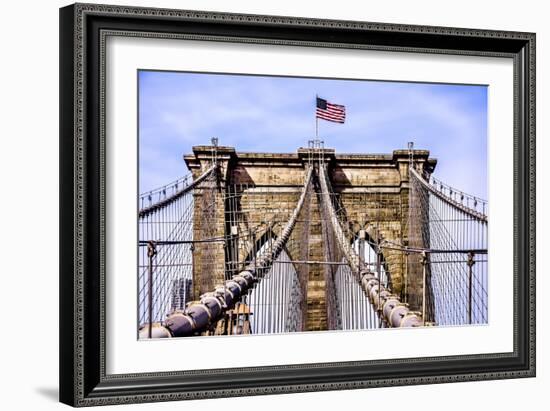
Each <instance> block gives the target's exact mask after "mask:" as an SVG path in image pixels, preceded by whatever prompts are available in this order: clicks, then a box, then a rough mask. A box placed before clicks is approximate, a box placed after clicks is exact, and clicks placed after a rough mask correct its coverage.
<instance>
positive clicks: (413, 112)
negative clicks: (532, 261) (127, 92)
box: [138, 71, 487, 199]
mask: <svg viewBox="0 0 550 411" xmlns="http://www.w3.org/2000/svg"><path fill="white" fill-rule="evenodd" d="M138 75H139V152H140V155H139V156H140V157H139V167H140V181H139V185H140V187H139V190H140V192H144V191H146V190H150V189H153V188H156V187H158V186H161V185H163V184H166V183H168V182H171V181H173V180H175V179H177V178H179V177H181V176H183V175H185V174H187V173H188V170H187V167H186V166H185V163H184V162H183V159H182V155H183V154H184V153H191V147H192V146H194V145H200V144H209V142H210V138H211V137H218V138H219V144H220V145H224V146H234V147H235V148H236V149H237V151H260V152H262V151H266V152H291V153H293V152H296V150H297V148H298V147H304V146H305V147H307V142H308V140H311V139H313V138H314V137H315V95H316V94H318V95H319V96H320V97H322V98H325V99H327V100H328V101H330V102H332V103H336V104H343V105H345V106H346V123H345V124H337V123H330V122H327V121H323V120H319V137H320V139H322V140H324V141H325V147H329V148H334V149H336V152H337V153H338V152H339V153H391V152H392V151H393V150H394V149H403V148H406V147H407V142H408V141H414V143H415V148H418V149H427V150H430V152H431V156H432V157H435V158H437V159H438V165H437V168H436V170H435V173H434V175H435V176H436V177H438V178H439V179H441V180H443V181H444V182H446V183H447V184H449V185H452V186H454V187H456V188H458V189H461V190H463V191H466V192H468V193H470V194H473V195H477V196H479V197H482V198H485V199H486V198H487V87H486V86H477V85H450V84H428V83H405V82H387V81H365V80H331V79H310V78H307V79H304V78H292V77H269V76H244V75H225V74H199V73H181V72H156V71H140V72H139V73H138Z"/></svg>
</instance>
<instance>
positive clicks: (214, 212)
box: [137, 139, 488, 339]
mask: <svg viewBox="0 0 550 411" xmlns="http://www.w3.org/2000/svg"><path fill="white" fill-rule="evenodd" d="M184 161H185V163H186V164H187V167H188V168H189V170H191V173H190V174H189V175H188V176H185V177H183V178H181V179H179V180H177V181H174V182H172V183H169V184H167V185H165V186H163V187H160V188H158V189H155V190H152V191H150V192H146V193H143V194H141V195H140V198H139V213H138V214H139V245H138V246H139V267H138V273H137V275H138V317H139V318H138V334H139V338H140V339H148V338H172V337H185V336H198V335H202V336H206V335H234V334H271V333H288V332H302V331H321V330H366V329H377V328H392V327H421V326H453V325H469V324H486V323H487V322H488V293H487V290H488V278H487V277H488V272H487V223H488V217H487V202H486V201H485V200H482V199H480V198H477V197H475V196H472V195H469V194H467V193H464V192H462V191H460V190H458V189H456V188H453V187H450V186H448V185H447V184H445V183H444V182H442V181H439V180H438V179H436V178H435V177H434V174H437V173H434V172H435V169H436V165H437V160H436V159H433V158H430V153H429V151H427V150H418V149H415V148H414V147H413V144H412V143H409V146H408V148H406V149H402V150H394V151H393V153H390V154H357V153H356V154H340V153H337V152H335V150H333V149H330V148H325V147H324V144H323V142H321V141H319V140H313V141H310V142H309V143H308V147H304V148H299V149H298V150H297V152H295V153H287V154H280V153H249V152H238V151H236V150H235V148H233V147H224V146H219V145H218V143H217V140H215V139H213V141H212V144H211V145H205V146H196V147H193V152H192V153H191V154H188V155H185V156H184Z"/></svg>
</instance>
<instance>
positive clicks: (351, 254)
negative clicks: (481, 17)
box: [60, 4, 535, 406]
mask: <svg viewBox="0 0 550 411" xmlns="http://www.w3.org/2000/svg"><path fill="white" fill-rule="evenodd" d="M60 24H61V25H60V87H61V90H60V96H61V106H60V122H61V124H60V130H61V131H60V150H61V153H60V158H61V175H60V187H61V198H60V204H61V227H60V233H61V257H60V258H61V269H60V399H61V401H62V402H64V403H66V404H70V405H73V406H90V405H102V404H119V403H134V402H148V401H167V400H182V399H196V398H213V397H227V396H244V395H258V394H273V393H291V392H300V391H320V390H340V389H354V388H367V387H380V386H390V385H411V384H431V383H442V382H454V381H473V380H487V379H501V378H520V377H533V376H535V34H533V33H519V32H505V31H489V30H483V29H475V30H474V29H462V28H448V27H425V26H411V25H396V24H384V23H369V22H357V21H336V20H315V19H306V18H294V17H279V16H261V15H240V14H227V13H214V12H199V11H185V10H167V9H149V8H137V7H126V6H106V5H90V4H75V5H71V6H67V7H64V8H62V9H61V10H60Z"/></svg>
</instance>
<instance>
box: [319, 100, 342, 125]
mask: <svg viewBox="0 0 550 411" xmlns="http://www.w3.org/2000/svg"><path fill="white" fill-rule="evenodd" d="M315 116H316V117H317V118H320V119H323V120H327V121H333V122H335V123H343V122H344V121H345V120H346V106H341V105H339V104H332V103H329V102H328V101H326V100H325V99H322V98H319V97H317V111H316V115H315Z"/></svg>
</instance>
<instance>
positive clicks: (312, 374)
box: [60, 4, 535, 406]
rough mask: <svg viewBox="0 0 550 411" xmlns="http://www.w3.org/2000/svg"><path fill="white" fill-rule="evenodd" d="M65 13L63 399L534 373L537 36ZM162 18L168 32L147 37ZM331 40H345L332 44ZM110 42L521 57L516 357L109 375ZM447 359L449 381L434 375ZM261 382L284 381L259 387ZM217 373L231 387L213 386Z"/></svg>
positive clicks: (101, 10) (207, 15) (96, 9)
mask: <svg viewBox="0 0 550 411" xmlns="http://www.w3.org/2000/svg"><path fill="white" fill-rule="evenodd" d="M60 17H61V19H60V20H61V27H60V79H61V81H60V96H61V104H60V122H61V131H60V151H61V152H60V158H61V160H60V161H61V175H60V183H61V184H60V185H61V194H60V204H61V226H60V233H61V250H62V254H61V270H60V324H61V330H60V400H61V401H62V402H64V403H67V404H70V405H74V406H91V405H106V404H123V403H137V402H150V401H171V400H180V399H198V398H215V397H227V396H243V395H260V394H274V393H290V392H304V391H322V390H336V389H356V388H366V387H380V386H394V385H411V384H432V383H446V382H458V381H475V380H487V379H504V378H520V377H532V376H534V375H535V34H533V33H522V32H507V31H490V30H475V29H462V28H449V27H430V26H414V25H401V24H385V23H371V22H356V21H338V20H324V19H323V20H318V19H309V18H296V17H280V16H261V15H247V14H229V13H215V12H202V11H189V10H170V9H152V8H138V7H124V6H108V5H95V4H75V5H72V6H67V7H65V8H62V9H61V10H60ZM115 21H116V24H114V25H115V26H116V25H118V26H119V28H118V29H113V28H112V26H113V22H115ZM107 23H111V24H107ZM153 23H155V24H157V27H159V26H160V27H162V29H163V30H165V31H163V32H159V31H158V30H156V31H155V32H153V31H151V30H148V28H149V27H150V26H151V25H152V24H153ZM107 26H109V27H107ZM191 26H192V29H190V27H191ZM313 29H315V33H317V34H315V35H314V34H312V33H313ZM224 30H225V31H224ZM271 32H273V33H274V34H273V38H269V33H271ZM329 34H332V35H336V37H337V40H338V41H326V40H325V38H324V37H323V36H324V35H326V36H325V37H328V35H329ZM113 35H116V36H132V37H156V38H173V39H193V40H204V41H214V40H215V41H230V42H237V43H239V42H240V43H262V44H282V45H299V46H314V47H331V48H335V47H337V48H362V49H370V50H383V51H401V52H421V53H435V54H463V55H476V56H487V57H509V58H513V60H514V89H515V93H514V191H515V200H514V201H515V204H514V205H515V211H514V222H513V224H514V237H515V238H514V252H515V255H514V262H515V264H514V289H515V293H514V306H515V307H514V352H512V353H495V354H484V355H471V356H453V357H434V358H414V359H403V360H385V361H356V362H351V363H320V364H309V365H291V366H284V365H281V366H274V367H250V368H238V369H237V368H235V369H230V370H205V371H179V372H163V373H143V374H123V375H122V374H121V375H107V374H106V373H105V281H104V279H105V229H106V227H105V189H104V188H105V127H104V125H105V105H104V104H105V45H106V38H107V37H108V36H113ZM266 36H267V37H266ZM331 38H332V37H331ZM346 39H347V40H346ZM395 39H397V40H395ZM94 102H97V103H99V104H97V108H95V107H96V106H95V105H94ZM94 224H97V228H94ZM69 250H70V251H69ZM94 333H96V334H97V338H96V337H94ZM411 363H415V364H416V366H417V367H418V369H420V370H422V372H425V375H422V376H411V375H408V374H407V373H406V372H405V368H406V367H403V366H406V365H407V364H411ZM444 364H445V365H446V366H447V367H448V368H447V369H451V370H453V371H452V374H450V375H441V373H440V372H437V369H441V368H442V366H443V365H444ZM382 366H385V367H389V368H391V371H390V372H388V371H382V368H381V367H382ZM258 375H263V376H266V375H271V376H275V375H277V376H278V378H279V380H277V381H276V380H275V379H273V380H272V382H271V383H269V382H268V383H256V384H254V383H253V381H254V377H255V376H258ZM220 376H221V377H222V378H223V379H225V380H226V381H231V385H232V386H230V385H229V384H228V383H225V385H224V384H222V385H221V386H220V383H218V384H213V383H212V381H213V378H218V379H219V378H220ZM304 381H307V382H304ZM138 384H139V386H140V387H138ZM143 387H146V388H143ZM235 387H236V388H235Z"/></svg>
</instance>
